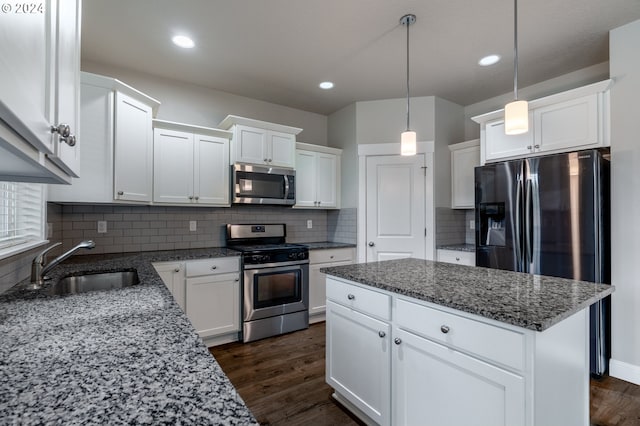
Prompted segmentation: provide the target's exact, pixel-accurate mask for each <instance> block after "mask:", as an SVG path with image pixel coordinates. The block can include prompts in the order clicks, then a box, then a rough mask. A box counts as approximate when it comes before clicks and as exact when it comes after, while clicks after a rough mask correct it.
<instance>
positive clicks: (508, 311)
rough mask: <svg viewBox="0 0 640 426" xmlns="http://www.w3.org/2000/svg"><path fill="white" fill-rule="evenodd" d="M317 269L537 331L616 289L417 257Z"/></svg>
mask: <svg viewBox="0 0 640 426" xmlns="http://www.w3.org/2000/svg"><path fill="white" fill-rule="evenodd" d="M320 272H324V273H326V274H327V275H333V276H335V277H339V278H344V279H347V280H350V281H354V282H356V283H361V284H366V285H369V286H372V287H376V288H380V289H383V290H387V291H390V292H393V293H397V294H401V295H405V296H410V297H413V298H416V299H420V300H424V301H427V302H432V303H435V304H438V305H441V306H446V307H449V308H453V309H457V310H460V311H463V312H468V313H471V314H475V315H480V316H483V317H485V318H490V319H493V320H497V321H501V322H504V323H507V324H512V325H515V326H518V327H523V328H527V329H531V330H536V331H543V330H545V329H547V328H549V327H551V326H552V325H554V324H556V323H558V322H560V321H561V320H563V319H564V318H568V317H569V316H571V315H572V314H574V313H576V312H578V311H580V310H582V309H584V308H586V307H587V306H589V305H591V304H593V303H594V302H596V301H598V300H600V299H602V298H604V297H605V296H607V295H609V294H611V293H613V290H614V288H613V287H612V286H609V285H604V284H593V283H589V282H585V281H575V280H568V279H563V278H554V277H546V276H540V275H530V274H523V273H518V272H509V271H501V270H498V269H489V268H480V267H473V266H464V265H455V264H450V263H442V262H432V261H428V260H421V259H400V260H388V261H384V262H372V263H361V264H354V265H346V266H335V267H329V268H321V269H320Z"/></svg>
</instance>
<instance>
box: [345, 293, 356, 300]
mask: <svg viewBox="0 0 640 426" xmlns="http://www.w3.org/2000/svg"><path fill="white" fill-rule="evenodd" d="M355 298H356V297H355V296H354V295H353V294H348V295H347V299H349V300H353V299H355Z"/></svg>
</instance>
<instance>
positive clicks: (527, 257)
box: [523, 178, 533, 272]
mask: <svg viewBox="0 0 640 426" xmlns="http://www.w3.org/2000/svg"><path fill="white" fill-rule="evenodd" d="M531 203H532V184H531V178H527V180H526V181H525V191H524V241H525V244H524V256H523V258H524V263H525V265H526V266H525V269H524V272H533V271H531V260H532V259H531V253H532V252H533V247H532V244H533V238H532V235H531V233H532V231H531V226H532V220H533V218H532V214H531V213H532V211H531Z"/></svg>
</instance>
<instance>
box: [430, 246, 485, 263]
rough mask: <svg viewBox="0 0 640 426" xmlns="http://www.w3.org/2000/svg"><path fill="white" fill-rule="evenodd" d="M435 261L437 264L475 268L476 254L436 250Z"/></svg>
mask: <svg viewBox="0 0 640 426" xmlns="http://www.w3.org/2000/svg"><path fill="white" fill-rule="evenodd" d="M436 259H437V261H438V262H447V263H455V264H458V265H467V266H476V254H475V253H473V252H468V251H458V250H447V249H438V250H436Z"/></svg>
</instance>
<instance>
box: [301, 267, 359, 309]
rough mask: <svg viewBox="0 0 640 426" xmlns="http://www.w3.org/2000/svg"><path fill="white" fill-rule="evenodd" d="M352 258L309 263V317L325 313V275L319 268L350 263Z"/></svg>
mask: <svg viewBox="0 0 640 426" xmlns="http://www.w3.org/2000/svg"><path fill="white" fill-rule="evenodd" d="M352 263H353V261H352V260H345V261H343V262H333V263H320V264H316V265H309V318H310V319H311V317H313V316H314V315H319V314H323V313H325V310H326V304H327V276H326V274H324V273H322V272H320V268H330V267H333V266H343V265H351V264H352ZM321 318H322V317H321Z"/></svg>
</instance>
